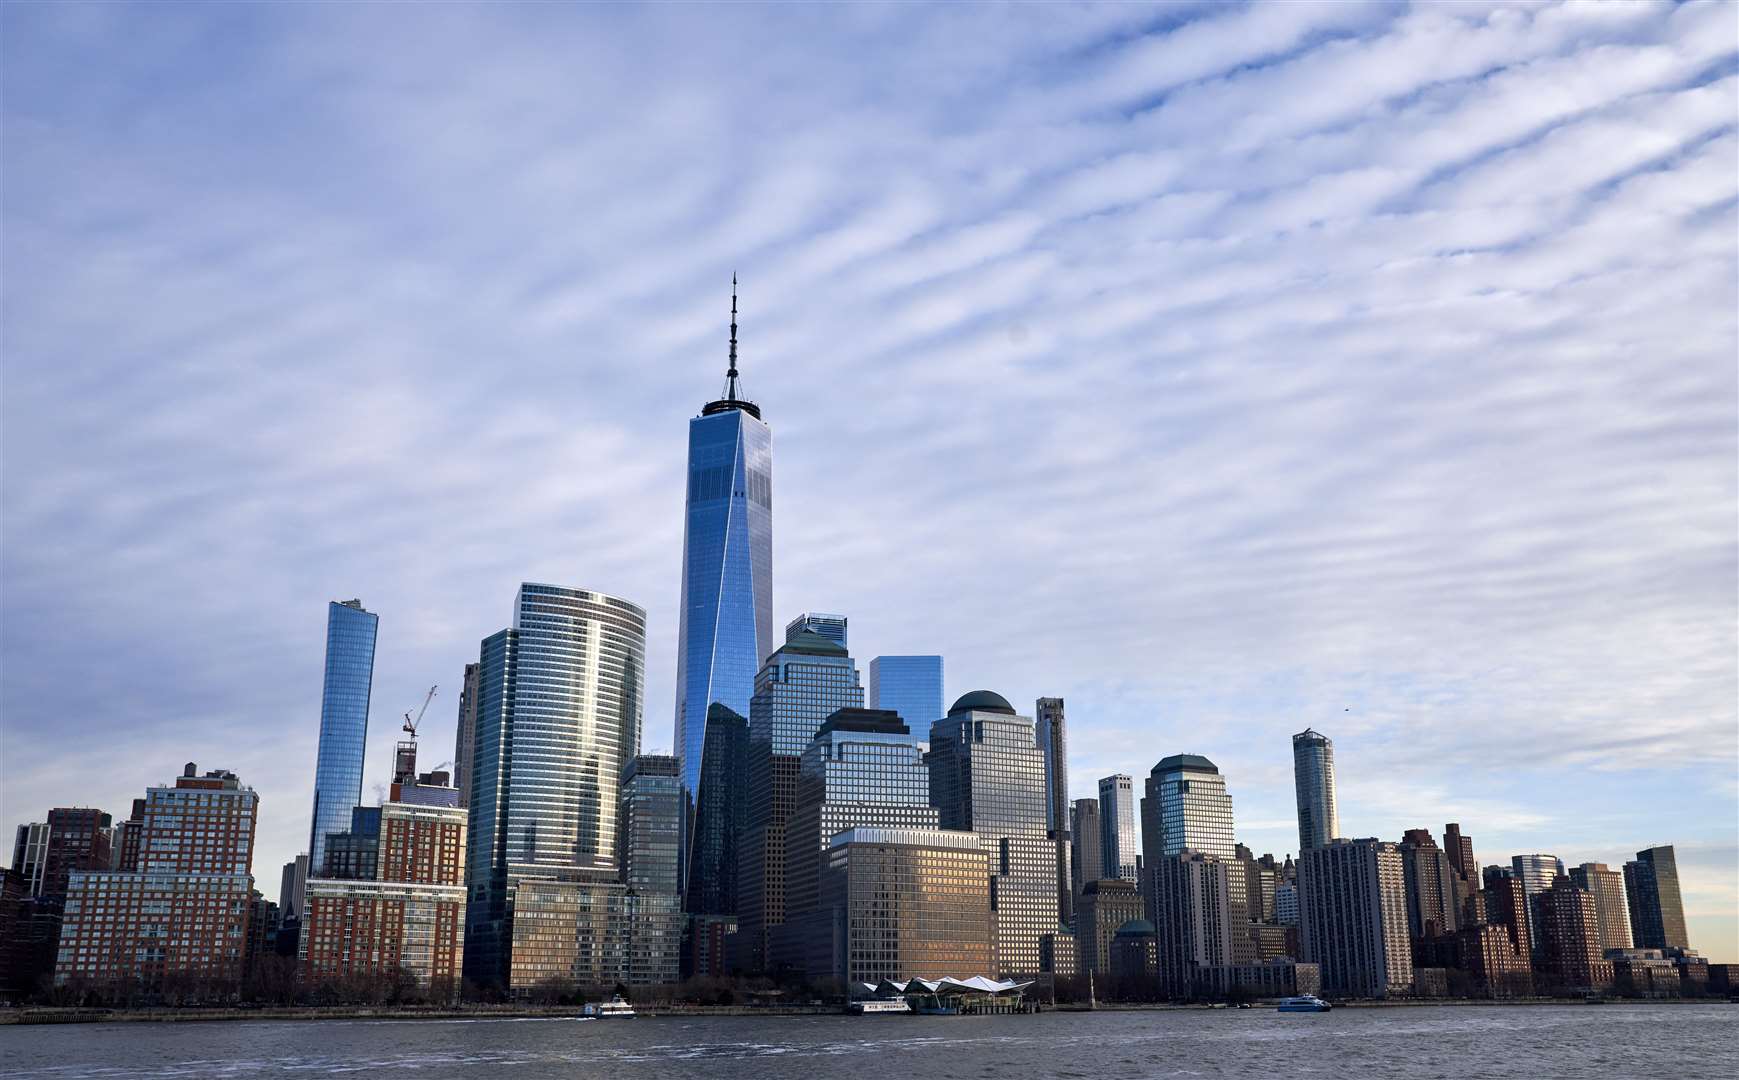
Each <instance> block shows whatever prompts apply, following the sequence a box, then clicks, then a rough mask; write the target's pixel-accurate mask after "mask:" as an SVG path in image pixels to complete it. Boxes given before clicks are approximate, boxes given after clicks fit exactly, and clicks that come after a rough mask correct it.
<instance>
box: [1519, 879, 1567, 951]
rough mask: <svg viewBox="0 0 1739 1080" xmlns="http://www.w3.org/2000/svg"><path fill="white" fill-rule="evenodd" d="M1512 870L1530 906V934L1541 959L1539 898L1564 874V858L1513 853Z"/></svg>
mask: <svg viewBox="0 0 1739 1080" xmlns="http://www.w3.org/2000/svg"><path fill="white" fill-rule="evenodd" d="M1510 870H1511V872H1512V873H1513V874H1514V875H1515V879H1516V881H1518V882H1520V883H1521V887H1522V896H1523V897H1525V898H1526V900H1527V906H1528V936H1529V938H1530V939H1531V940H1532V941H1533V943H1534V959H1535V960H1536V961H1538V960H1539V959H1540V944H1541V942H1540V918H1539V912H1538V906H1539V905H1538V899H1539V897H1540V896H1541V895H1543V894H1544V893H1545V891H1546V890H1547V889H1550V888H1551V887H1552V882H1554V881H1556V880H1557V879H1558V878H1560V877H1562V876H1563V874H1564V860H1562V859H1560V858H1558V856H1556V855H1538V854H1536V855H1512V856H1510Z"/></svg>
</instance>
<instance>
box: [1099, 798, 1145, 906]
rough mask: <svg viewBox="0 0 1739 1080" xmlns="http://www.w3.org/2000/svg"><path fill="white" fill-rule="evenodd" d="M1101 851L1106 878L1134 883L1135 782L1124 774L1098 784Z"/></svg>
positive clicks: (1100, 859) (1135, 849)
mask: <svg viewBox="0 0 1739 1080" xmlns="http://www.w3.org/2000/svg"><path fill="white" fill-rule="evenodd" d="M1099 850H1100V855H1099V861H1100V863H1101V865H1103V866H1104V868H1105V876H1106V877H1108V878H1120V879H1122V880H1124V881H1134V880H1135V876H1136V875H1135V855H1136V852H1137V850H1138V849H1137V848H1136V840H1135V780H1134V779H1133V778H1132V777H1128V776H1125V775H1123V774H1122V773H1117V774H1116V775H1113V776H1107V777H1105V778H1104V779H1102V780H1100V781H1099Z"/></svg>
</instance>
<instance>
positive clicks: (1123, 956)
mask: <svg viewBox="0 0 1739 1080" xmlns="http://www.w3.org/2000/svg"><path fill="white" fill-rule="evenodd" d="M1158 969H1159V941H1158V937H1157V935H1156V934H1155V933H1154V929H1153V924H1152V923H1150V922H1148V921H1147V920H1146V919H1130V920H1129V921H1128V922H1126V923H1124V924H1123V925H1122V926H1120V927H1118V928H1117V932H1116V933H1115V934H1113V935H1112V936H1111V970H1110V975H1111V977H1112V978H1113V979H1117V980H1119V981H1121V982H1123V983H1124V984H1125V986H1126V987H1129V986H1130V984H1135V985H1136V986H1139V984H1140V983H1142V982H1144V981H1146V980H1148V979H1151V978H1153V977H1154V973H1155V972H1156V971H1157V970H1158ZM1130 988H1131V989H1133V987H1130ZM1125 996H1129V995H1128V994H1127V993H1126V994H1125Z"/></svg>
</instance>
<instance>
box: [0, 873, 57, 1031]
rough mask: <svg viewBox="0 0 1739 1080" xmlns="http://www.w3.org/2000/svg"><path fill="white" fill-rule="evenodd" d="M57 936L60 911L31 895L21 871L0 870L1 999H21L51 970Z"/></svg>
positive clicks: (32, 990) (52, 969)
mask: <svg viewBox="0 0 1739 1080" xmlns="http://www.w3.org/2000/svg"><path fill="white" fill-rule="evenodd" d="M59 937H60V912H59V910H57V909H51V908H50V907H49V906H48V905H47V904H45V903H44V902H43V901H42V900H41V899H40V898H39V897H35V896H32V895H31V894H30V883H29V882H28V881H27V880H26V878H25V876H24V874H22V873H21V872H19V871H17V870H12V869H6V870H0V1000H5V1001H16V1000H19V999H22V998H23V997H25V996H26V995H28V994H30V993H32V992H34V991H35V990H36V989H37V987H38V984H39V983H40V982H41V980H42V977H43V976H44V975H45V974H49V973H51V972H53V971H54V952H55V945H56V943H57V941H58V939H59Z"/></svg>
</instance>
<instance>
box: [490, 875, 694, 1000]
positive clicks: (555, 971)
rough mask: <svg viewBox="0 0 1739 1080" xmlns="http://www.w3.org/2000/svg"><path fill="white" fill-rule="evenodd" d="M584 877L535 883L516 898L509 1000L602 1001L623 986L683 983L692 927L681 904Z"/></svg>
mask: <svg viewBox="0 0 1739 1080" xmlns="http://www.w3.org/2000/svg"><path fill="white" fill-rule="evenodd" d="M576 874H577V876H575V877H573V878H570V879H567V880H555V879H550V878H539V879H527V880H524V881H522V882H520V884H519V887H518V888H517V889H516V890H515V896H514V918H513V927H512V934H513V937H512V948H511V950H510V952H511V956H512V962H511V965H510V967H509V970H508V976H507V988H508V990H509V992H511V993H512V994H514V995H515V996H519V997H523V996H526V995H528V994H530V993H532V992H533V991H540V990H544V989H548V988H551V987H554V988H557V989H559V990H561V991H562V992H564V993H565V992H571V991H572V990H574V989H582V990H587V991H590V992H592V993H598V992H608V990H609V989H610V988H611V987H614V986H616V985H617V984H621V985H624V986H656V985H664V984H669V983H674V982H676V981H677V979H678V978H679V967H680V962H681V949H682V932H683V923H684V921H685V916H684V915H683V912H682V910H681V902H680V899H679V898H678V897H676V896H674V895H666V894H659V893H634V892H630V891H629V890H628V887H627V886H625V885H623V884H622V883H621V882H618V881H606V880H601V879H588V878H587V877H586V876H585V874H584V872H576Z"/></svg>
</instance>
